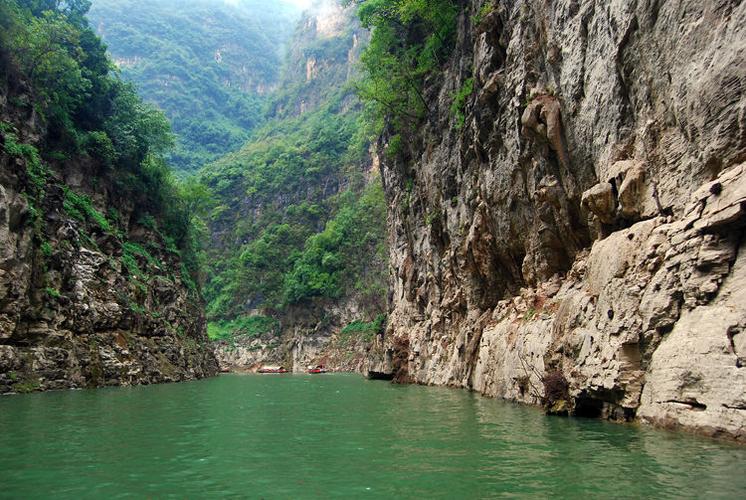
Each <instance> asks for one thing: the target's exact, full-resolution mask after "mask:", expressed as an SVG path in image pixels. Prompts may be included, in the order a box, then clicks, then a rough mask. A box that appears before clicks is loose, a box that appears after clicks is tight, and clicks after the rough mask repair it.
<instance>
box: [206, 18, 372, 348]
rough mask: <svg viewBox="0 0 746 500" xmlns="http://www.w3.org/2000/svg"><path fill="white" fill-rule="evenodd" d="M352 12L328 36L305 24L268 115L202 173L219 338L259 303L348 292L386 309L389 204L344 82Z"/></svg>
mask: <svg viewBox="0 0 746 500" xmlns="http://www.w3.org/2000/svg"><path fill="white" fill-rule="evenodd" d="M345 15H347V14H345ZM349 21H350V25H349V26H350V28H347V29H344V30H341V31H340V32H338V33H336V34H335V35H333V36H327V37H323V36H317V35H316V32H315V30H314V29H310V30H309V28H308V27H309V26H313V25H314V23H313V21H312V20H311V19H307V20H305V21H303V22H302V23H301V28H299V31H298V32H297V33H296V37H295V40H294V43H293V45H292V46H291V48H290V52H289V60H288V62H287V64H286V70H285V71H286V72H285V75H284V77H283V87H282V89H281V90H280V91H278V92H277V93H275V94H274V95H273V98H272V101H271V103H270V106H269V109H270V110H272V111H271V113H272V115H271V116H270V118H269V120H268V121H267V123H266V124H265V125H264V126H262V127H261V128H260V129H258V130H256V131H255V132H254V133H253V135H252V138H251V140H249V141H248V142H247V143H246V144H245V145H244V146H243V147H242V148H241V149H240V150H239V151H237V152H236V153H232V154H229V155H227V156H225V157H224V158H221V159H220V160H218V161H217V162H215V163H213V164H211V165H209V166H207V167H206V168H205V169H204V170H203V172H202V173H201V179H202V181H203V182H204V183H205V184H206V185H207V186H208V187H209V188H210V190H211V191H212V192H213V193H214V195H215V197H214V199H213V204H212V209H211V213H210V216H209V226H210V229H211V232H212V237H213V243H214V246H213V248H212V249H211V250H210V255H209V259H208V262H209V266H210V267H209V271H208V274H209V275H210V276H212V279H210V280H209V281H208V283H207V286H206V298H207V299H208V317H209V319H211V320H212V321H213V322H214V323H213V325H212V327H211V330H212V332H213V336H221V337H222V336H224V335H225V332H226V329H227V330H230V329H231V328H233V331H234V332H235V333H237V334H238V332H239V330H240V328H238V327H236V324H235V322H236V321H238V322H239V323H240V322H241V321H244V320H245V319H242V318H244V317H245V316H246V315H250V314H256V312H257V311H262V312H263V314H269V315H272V316H274V317H279V318H282V317H283V315H284V312H285V311H286V310H288V309H289V308H297V307H311V308H313V307H314V304H317V305H318V306H319V307H322V308H323V306H322V304H330V303H334V302H340V301H344V300H347V299H351V298H354V299H355V300H356V301H357V302H358V303H360V304H363V306H364V307H365V308H368V309H369V311H368V310H366V313H370V314H372V316H371V317H373V316H375V314H377V313H378V312H380V311H382V310H383V308H384V304H385V282H386V277H385V272H384V270H385V263H386V255H385V245H384V241H385V221H386V208H385V206H386V205H385V201H384V198H383V189H382V186H381V181H380V179H379V177H378V176H377V173H367V172H366V169H367V168H368V166H369V164H370V158H369V153H368V147H369V143H368V141H367V140H366V130H367V127H366V125H365V122H364V120H363V117H362V114H361V107H360V105H359V103H358V102H357V100H356V99H355V97H354V89H353V87H352V85H351V82H350V80H349V77H350V75H351V74H353V72H352V71H351V67H350V66H349V61H350V57H353V58H354V57H356V56H357V52H355V51H356V50H358V49H357V47H358V46H359V41H360V36H361V34H360V32H359V30H358V32H355V31H354V29H353V27H354V25H355V23H354V21H353V20H352V19H350V20H349ZM304 27H305V28H304ZM308 67H313V68H317V69H316V70H314V71H311V72H308V71H306V69H307V68H308ZM236 318H238V319H236Z"/></svg>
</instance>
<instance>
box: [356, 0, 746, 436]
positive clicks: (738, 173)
mask: <svg viewBox="0 0 746 500" xmlns="http://www.w3.org/2000/svg"><path fill="white" fill-rule="evenodd" d="M744 26H746V4H742V3H741V2H737V1H727V0H726V1H717V2H715V1H713V2H698V1H685V0H682V1H669V2H657V1H644V0H643V1H638V2H622V1H603V2H599V1H591V0H562V1H558V2H553V3H552V4H551V5H549V4H548V3H546V2H542V1H538V0H536V1H532V0H529V1H523V2H496V3H495V4H494V5H493V7H492V8H490V7H483V6H482V3H481V2H467V4H466V6H465V7H464V9H463V12H462V14H461V15H460V17H459V28H458V41H457V46H456V48H455V50H454V52H453V54H452V56H451V57H450V60H449V62H448V63H447V68H446V69H445V71H444V72H443V74H442V75H438V76H434V77H432V78H431V79H430V80H428V82H427V86H426V89H425V97H426V100H427V101H428V102H430V103H431V106H432V110H431V113H430V114H429V116H428V118H427V122H426V123H425V124H424V126H423V127H422V128H421V129H420V131H419V132H418V134H417V136H416V137H414V138H412V139H411V140H409V141H408V143H407V144H406V147H405V148H404V150H403V151H402V152H401V153H399V154H398V155H397V156H396V157H395V158H394V159H392V158H390V157H387V158H386V159H385V161H384V162H383V164H382V166H381V170H382V175H383V179H384V185H385V190H386V195H387V201H388V204H389V227H390V235H389V236H390V256H391V276H390V297H389V301H390V307H391V310H392V311H391V314H390V317H389V323H388V327H387V331H386V334H385V336H384V337H383V338H382V339H379V340H378V341H377V343H376V346H375V347H374V349H373V350H372V351H371V356H370V358H369V365H368V369H369V370H370V371H371V372H376V373H383V374H391V375H393V376H394V377H395V379H396V380H399V381H411V382H416V383H422V384H439V385H451V386H459V387H468V388H472V389H474V390H477V391H480V392H482V393H484V394H487V395H490V396H495V397H502V398H507V399H512V400H517V401H523V402H527V403H537V404H538V403H544V404H545V405H548V406H551V407H552V408H553V409H554V410H555V411H560V412H561V411H567V412H569V413H571V414H575V415H585V416H597V417H600V416H603V417H607V418H612V419H617V420H633V419H639V420H641V421H644V422H649V423H653V424H657V425H661V426H666V427H682V428H687V429H690V430H695V431H698V432H701V433H705V434H708V435H713V436H727V437H731V438H735V439H736V440H739V441H746V427H745V426H746V371H745V370H746V369H744V368H743V365H744V361H746V360H744V357H745V356H746V333H743V330H744V327H745V326H746V300H745V299H746V296H744V293H745V292H744V287H745V286H746V261H744V257H743V255H742V253H741V252H740V249H741V244H742V239H743V227H744V225H745V224H746V172H745V169H746V166H745V164H744V163H743V162H744V160H746V97H745V96H744V89H745V88H746V62H744V61H746V59H745V58H744V55H746V34H745V33H744ZM468 78H473V79H474V80H473V81H474V93H473V94H472V95H471V97H470V98H469V100H468V101H467V104H466V108H465V113H466V120H465V124H464V126H463V127H459V126H458V123H457V120H456V119H455V118H454V117H453V116H452V113H451V112H450V107H451V103H452V101H453V98H452V96H453V95H454V94H455V93H456V92H457V91H458V89H459V88H461V86H462V84H463V83H464V82H465V81H466V80H467V79H468ZM380 145H381V147H382V148H385V147H386V139H385V137H384V138H382V140H381V144H380ZM552 380H555V381H560V383H559V384H558V385H559V387H560V389H562V386H563V384H565V383H566V384H567V386H566V389H567V390H566V391H564V390H560V391H559V394H560V397H559V398H557V397H555V396H556V394H555V395H552V394H549V393H550V392H552ZM555 385H557V384H555ZM554 392H555V393H556V392H557V391H554Z"/></svg>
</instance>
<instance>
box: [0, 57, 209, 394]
mask: <svg viewBox="0 0 746 500" xmlns="http://www.w3.org/2000/svg"><path fill="white" fill-rule="evenodd" d="M1 63H2V64H4V63H5V61H1ZM6 70H7V72H6ZM2 74H3V78H2V80H0V121H1V122H2V131H0V145H3V147H2V148H0V394H2V393H8V392H30V391H35V390H47V389H62V388H82V387H95V386H104V385H130V384H149V383H157V382H170V381H180V380H187V379H192V378H200V377H205V376H209V375H213V374H215V373H216V372H217V363H216V361H215V358H214V355H213V353H212V350H211V348H210V346H209V343H208V342H207V337H206V334H205V318H204V305H203V303H202V300H201V298H200V297H199V295H198V293H197V291H196V289H193V288H190V286H188V283H189V282H190V279H189V278H188V273H185V271H184V268H183V267H182V263H181V259H180V258H179V255H178V253H177V252H174V251H173V250H168V249H167V248H168V247H169V245H168V243H167V242H166V241H165V240H164V238H163V236H162V235H161V234H160V232H159V231H157V230H156V229H155V227H154V226H151V227H148V224H143V223H142V222H138V221H137V220H135V218H134V214H133V212H134V207H133V202H132V200H128V199H123V198H122V197H121V196H117V194H116V192H117V190H116V189H114V180H113V179H112V178H111V177H109V176H107V175H103V174H102V171H104V170H105V169H103V168H102V165H101V164H100V163H99V162H97V161H95V160H93V159H92V158H91V157H88V156H86V155H83V154H81V155H80V156H78V157H71V158H64V159H61V158H52V159H50V158H43V157H41V156H40V154H39V151H40V150H41V146H42V144H43V142H44V134H45V130H44V127H43V125H42V123H41V122H40V120H39V119H38V116H37V115H36V113H35V111H34V107H33V105H31V104H29V103H31V102H33V96H32V94H31V93H30V90H29V89H28V88H27V87H26V85H25V84H24V83H23V82H22V81H20V80H19V77H18V75H17V74H14V73H13V71H12V68H11V67H10V66H3V72H2ZM37 146H39V147H38V148H37Z"/></svg>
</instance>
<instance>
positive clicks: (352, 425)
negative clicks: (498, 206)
mask: <svg viewBox="0 0 746 500" xmlns="http://www.w3.org/2000/svg"><path fill="white" fill-rule="evenodd" d="M744 494H746V449H744V448H740V447H736V446H732V445H728V444H723V443H716V442H712V441H709V440H705V439H699V438H695V437H692V436H688V435H682V434H676V433H669V432H662V431H656V430H652V429H645V428H639V427H635V426H622V425H614V424H609V423H605V422H600V421H594V420H581V419H562V418H548V417H545V416H543V415H542V414H541V413H540V412H539V411H537V410H536V409H533V408H528V407H524V406H519V405H514V404H509V403H505V402H501V401H497V400H493V399H487V398H482V397H480V396H478V395H475V394H471V393H469V392H467V391H462V390H454V389H444V388H432V387H418V386H394V385H390V384H388V383H385V382H372V381H366V380H364V379H362V378H360V377H359V376H353V375H315V376H292V375H265V376H260V375H243V376H242V375H226V376H221V377H219V378H214V379H209V380H202V381H198V382H190V383H184V384H169V385H159V386H150V387H133V388H113V389H99V390H86V391H66V392H55V393H46V394H30V395H24V396H9V397H4V398H0V497H3V498H6V497H7V498H40V497H55V498H80V497H91V498H93V497H95V498H105V497H155V498H162V497H167V496H172V497H178V498H202V497H219V496H230V497H248V498H262V497H263V498H328V497H335V498H392V497H400V498H491V497H496V496H530V497H548V496H562V497H576V496H591V497H602V496H603V497H620V496H622V497H642V496H645V497H651V496H654V497H669V498H674V497H676V498H680V497H708V498H718V497H719V498H735V497H743V496H744Z"/></svg>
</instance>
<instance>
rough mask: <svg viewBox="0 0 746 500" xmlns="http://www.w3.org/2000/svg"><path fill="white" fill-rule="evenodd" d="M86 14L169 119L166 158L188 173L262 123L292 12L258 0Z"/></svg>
mask: <svg viewBox="0 0 746 500" xmlns="http://www.w3.org/2000/svg"><path fill="white" fill-rule="evenodd" d="M89 18H90V19H91V21H92V23H93V25H94V27H95V28H96V29H97V30H98V32H99V34H100V35H101V36H103V38H104V40H105V41H106V43H107V45H108V47H109V50H110V51H111V53H112V55H113V57H114V60H115V62H116V63H117V65H118V66H119V68H120V71H121V73H122V77H123V78H124V79H125V80H127V81H131V82H134V83H135V84H136V85H137V87H138V90H139V92H140V95H142V96H143V97H144V98H145V100H146V101H148V102H152V103H155V104H157V105H158V106H159V107H160V108H161V109H163V111H164V112H165V114H166V116H168V118H169V120H170V121H171V123H172V125H173V129H174V133H175V135H176V147H175V148H174V149H173V150H172V151H170V152H169V154H168V158H169V162H170V163H171V164H172V165H173V166H174V168H175V169H176V170H178V171H185V172H194V171H196V170H197V169H199V168H200V167H201V166H202V165H204V164H205V163H208V162H210V161H212V160H215V159H217V158H218V157H220V156H222V155H223V154H225V153H226V152H228V151H232V150H235V149H238V148H239V147H240V146H241V144H243V143H244V142H245V141H246V139H247V138H248V137H249V133H250V132H251V130H252V129H253V128H255V127H256V126H257V125H258V124H260V123H261V122H262V119H263V110H262V106H263V104H264V97H263V96H264V95H265V94H266V93H267V92H268V91H269V90H271V89H272V87H273V86H274V85H275V84H276V82H277V79H278V78H279V68H280V66H281V60H282V59H281V56H282V49H283V47H284V44H285V42H286V41H287V39H288V37H289V36H290V34H291V33H292V29H293V26H294V21H295V20H296V11H295V9H294V8H293V7H292V6H291V5H290V4H288V3H283V2H266V1H263V0H240V1H236V2H223V1H216V0H188V1H187V0H95V1H94V2H93V7H92V8H91V12H90V14H89Z"/></svg>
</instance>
